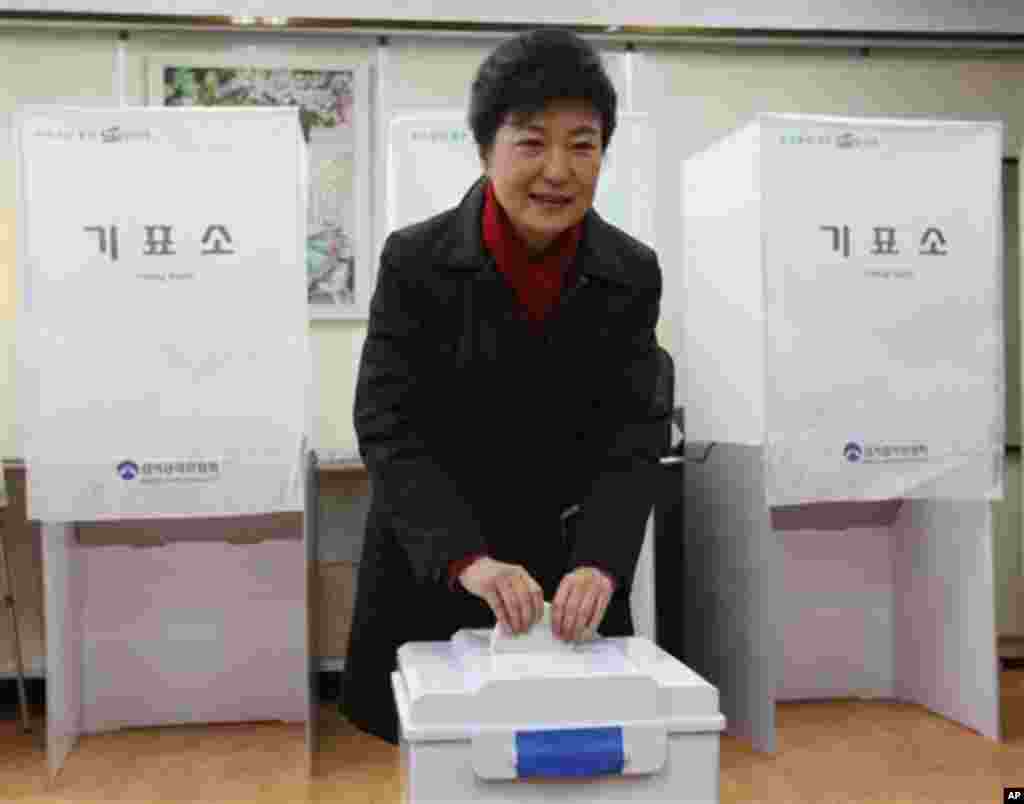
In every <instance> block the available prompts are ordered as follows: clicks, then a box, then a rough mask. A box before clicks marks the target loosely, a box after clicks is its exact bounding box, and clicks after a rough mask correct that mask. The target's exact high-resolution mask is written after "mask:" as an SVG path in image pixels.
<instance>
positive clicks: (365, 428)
mask: <svg viewBox="0 0 1024 804" xmlns="http://www.w3.org/2000/svg"><path fill="white" fill-rule="evenodd" d="M420 261H421V260H420V258H418V257H417V255H403V254H402V248H401V242H400V240H399V239H398V238H397V237H396V235H391V236H390V237H389V238H388V240H387V242H386V243H385V245H384V250H383V253H382V255H381V263H380V271H379V272H378V276H377V285H376V288H375V290H374V294H373V298H372V300H371V302H370V320H369V327H368V331H367V337H366V342H365V343H364V345H363V350H362V356H361V358H360V362H359V373H358V377H357V380H356V393H355V408H354V422H355V430H356V435H357V437H358V439H359V452H360V454H361V455H362V457H363V461H364V462H365V463H366V466H367V468H368V470H369V472H370V480H371V484H372V486H371V487H372V490H373V503H372V505H373V507H374V508H375V509H376V510H375V514H376V515H377V516H378V517H383V518H384V519H385V520H386V522H387V523H388V527H390V528H391V529H392V530H393V532H394V533H395V534H396V538H397V540H398V542H399V544H400V545H401V546H402V548H403V549H404V550H405V552H406V554H407V556H408V558H409V562H410V565H411V566H412V569H413V572H414V573H415V574H416V577H417V578H418V579H419V580H420V581H425V580H430V581H433V582H437V583H444V582H446V581H447V578H448V575H447V573H448V565H449V563H450V562H451V561H453V560H456V559H459V558H462V557H463V556H466V555H468V554H471V553H485V552H486V551H487V547H486V545H485V543H484V539H483V535H482V532H481V528H480V524H479V522H478V520H477V518H476V517H475V515H474V511H473V508H472V506H471V505H470V503H469V502H468V499H467V496H466V495H465V494H464V493H463V492H464V489H461V488H460V483H459V481H458V479H457V478H458V474H459V473H458V472H457V471H456V470H455V469H454V467H452V466H446V465H445V463H444V458H443V457H442V456H443V454H444V451H443V450H441V449H439V448H438V446H439V444H440V443H441V441H440V439H441V438H442V437H443V434H439V433H437V432H435V431H434V430H433V426H434V423H435V422H436V420H437V417H435V416H432V415H431V410H432V408H433V406H434V405H435V401H434V399H433V398H432V395H431V394H430V382H431V376H430V364H429V354H430V352H429V349H430V344H431V342H432V339H431V337H430V332H429V331H428V325H427V322H428V321H430V320H431V316H430V315H429V308H428V307H427V306H426V305H428V304H429V296H428V295H427V294H426V293H425V292H423V290H422V287H423V286H422V282H419V283H418V282H417V277H416V268H417V267H418V263H420ZM433 318H434V320H436V316H434V317H433Z"/></svg>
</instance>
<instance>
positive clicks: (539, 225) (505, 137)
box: [483, 100, 602, 253]
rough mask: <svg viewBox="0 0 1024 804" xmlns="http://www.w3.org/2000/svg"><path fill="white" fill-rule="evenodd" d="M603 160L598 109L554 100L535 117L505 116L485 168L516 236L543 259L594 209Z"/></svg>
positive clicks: (578, 102)
mask: <svg viewBox="0 0 1024 804" xmlns="http://www.w3.org/2000/svg"><path fill="white" fill-rule="evenodd" d="M601 157H602V151H601V117H600V115H598V113H597V112H596V111H595V110H594V107H593V106H591V105H590V104H589V103H587V102H586V101H577V100H556V101H552V102H551V103H550V104H548V105H547V106H546V107H544V109H543V110H541V111H540V112H538V113H536V114H534V115H528V116H523V115H515V114H509V115H507V116H506V118H505V122H504V123H503V124H502V126H501V128H499V129H498V132H497V136H496V137H495V139H494V145H493V147H492V148H491V151H490V153H489V154H485V155H484V158H483V162H484V171H485V172H486V174H487V176H488V177H489V178H490V179H491V182H492V184H493V185H494V193H495V195H496V196H497V197H498V201H499V202H500V203H501V206H502V208H503V209H504V210H505V213H506V214H507V215H508V217H509V220H510V221H511V222H512V225H513V227H514V228H515V230H516V232H517V233H518V234H519V236H520V237H521V238H522V239H523V240H524V241H525V243H526V245H527V246H528V248H529V249H530V251H531V252H533V253H539V252H541V251H543V250H544V249H546V248H547V247H548V246H550V245H551V243H552V242H554V240H555V239H556V238H557V237H558V236H559V235H560V234H561V233H562V232H564V231H565V230H566V229H569V228H570V227H572V226H575V225H576V224H577V223H579V222H580V221H581V220H582V219H583V216H584V215H585V214H586V212H587V210H588V209H590V206H591V204H592V203H593V202H594V193H595V191H596V190H597V178H598V174H599V173H600V172H601Z"/></svg>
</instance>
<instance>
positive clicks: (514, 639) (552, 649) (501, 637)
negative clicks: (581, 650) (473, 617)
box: [491, 601, 597, 654]
mask: <svg viewBox="0 0 1024 804" xmlns="http://www.w3.org/2000/svg"><path fill="white" fill-rule="evenodd" d="M596 638H597V634H596V633H591V634H589V635H588V636H587V638H586V639H585V640H584V641H586V642H591V641H593V640H594V639H596ZM576 648H577V643H575V642H566V641H565V640H563V639H559V638H558V637H556V636H555V633H554V631H553V630H552V624H551V604H550V603H548V602H546V601H545V603H544V614H543V615H542V616H541V618H540V620H539V621H537V622H536V623H534V624H533V626H532V627H531V628H530V629H529V630H528V631H526V633H524V634H514V633H512V632H511V631H510V630H508V629H507V628H506V627H505V626H503V625H502V624H501V623H498V624H497V625H496V626H495V627H494V630H493V631H492V632H491V653H494V654H502V653H555V654H559V653H572V652H573V651H575V650H576Z"/></svg>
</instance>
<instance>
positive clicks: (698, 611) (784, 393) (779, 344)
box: [680, 115, 1004, 750]
mask: <svg viewBox="0 0 1024 804" xmlns="http://www.w3.org/2000/svg"><path fill="white" fill-rule="evenodd" d="M1001 157H1002V129H1001V126H1000V125H999V124H996V123H969V122H940V121H904V120H871V119H840V118H824V117H811V116H799V115H762V116H760V117H759V118H758V119H757V120H756V121H755V122H754V123H752V124H751V125H749V126H747V127H746V128H744V129H741V130H740V131H738V132H736V133H735V134H733V135H731V136H730V137H728V138H726V139H724V140H722V141H721V142H719V143H717V144H716V145H714V146H713V147H712V148H710V149H708V150H707V151H705V152H703V153H702V154H699V155H697V156H695V157H693V158H692V159H690V160H688V161H687V162H685V163H684V165H683V170H682V184H683V230H684V231H683V237H684V244H685V254H686V259H685V287H686V297H685V302H684V303H685V308H686V315H685V320H686V331H685V333H684V339H683V342H684V343H685V355H684V356H683V358H682V360H681V361H680V363H681V367H682V368H681V373H682V376H683V381H682V383H681V386H682V392H681V395H682V397H683V399H684V401H685V407H686V425H687V427H686V430H687V433H686V434H687V440H688V441H690V442H709V443H713V444H714V447H713V449H712V451H711V453H710V456H709V459H708V461H707V463H705V464H697V465H693V466H690V467H688V468H687V472H686V480H685V495H686V526H685V531H686V535H685V538H686V554H687V564H688V571H689V575H690V577H691V580H692V584H690V585H689V586H688V588H687V590H686V594H687V597H688V600H689V611H690V612H691V614H690V615H688V616H687V628H686V638H687V640H688V654H687V655H688V656H693V657H694V660H693V665H694V667H695V669H696V670H697V671H698V672H701V673H703V674H705V675H706V677H707V678H708V679H709V680H710V681H711V682H712V683H715V684H716V685H718V686H719V689H720V690H721V694H722V709H723V712H724V714H725V715H726V716H727V717H728V718H729V721H730V724H731V727H732V728H733V729H734V730H735V731H736V732H737V733H740V734H743V735H745V736H747V737H749V738H751V740H752V742H753V743H754V746H755V747H756V748H759V749H761V750H773V748H774V703H775V701H777V700H792V699H815V698H828V697H835V696H849V695H854V696H865V697H884V698H898V699H902V700H908V701H915V702H918V703H921V704H924V705H925V706H927V707H929V708H931V709H932V710H934V711H936V712H939V713H941V714H943V715H945V716H947V717H950V718H953V719H955V720H957V721H959V722H962V723H964V724H965V725H968V726H970V727H971V728H973V729H975V730H977V731H979V732H981V733H982V734H984V735H987V736H989V737H993V738H998V735H999V703H998V677H997V664H996V642H995V622H994V611H993V577H992V576H993V573H992V563H991V557H992V517H991V511H990V502H989V501H990V500H992V499H995V498H998V497H1000V496H1001V494H1002V455H1003V441H1004V438H1003V409H1002V404H1003V403H1002V399H1003V396H1002V393H1003V392H1002V382H1003V380H1002V377H1003V373H1002V372H1003V363H1002V360H1003V357H1002V355H1003V333H1002V323H1001V322H1002V317H1001V316H1002V313H1001V304H1002V282H1001V272H1002V262H1001V260H1002V242H1001V234H1000V229H999V226H1000V224H999V221H1000V220H1001V217H1000V209H1001V199H1000V189H999V187H1000V185H999V176H1000V161H1001Z"/></svg>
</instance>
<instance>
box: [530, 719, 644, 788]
mask: <svg viewBox="0 0 1024 804" xmlns="http://www.w3.org/2000/svg"><path fill="white" fill-rule="evenodd" d="M516 757H517V764H516V768H517V772H518V775H519V777H520V778H530V777H540V776H547V777H551V776H559V777H579V776H606V775H611V774H621V773H622V771H623V768H624V767H625V764H626V755H625V748H624V746H623V738H622V728H621V727H620V726H613V727H606V728H587V729H549V730H538V731H517V732H516Z"/></svg>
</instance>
